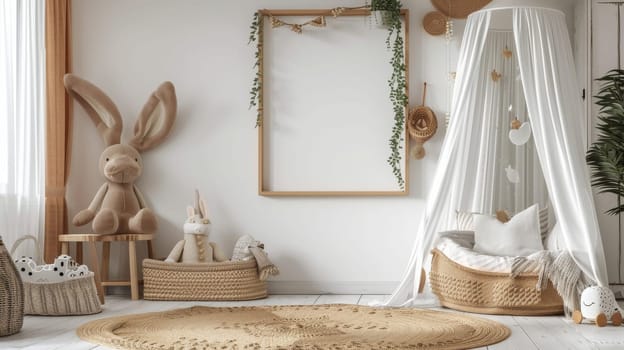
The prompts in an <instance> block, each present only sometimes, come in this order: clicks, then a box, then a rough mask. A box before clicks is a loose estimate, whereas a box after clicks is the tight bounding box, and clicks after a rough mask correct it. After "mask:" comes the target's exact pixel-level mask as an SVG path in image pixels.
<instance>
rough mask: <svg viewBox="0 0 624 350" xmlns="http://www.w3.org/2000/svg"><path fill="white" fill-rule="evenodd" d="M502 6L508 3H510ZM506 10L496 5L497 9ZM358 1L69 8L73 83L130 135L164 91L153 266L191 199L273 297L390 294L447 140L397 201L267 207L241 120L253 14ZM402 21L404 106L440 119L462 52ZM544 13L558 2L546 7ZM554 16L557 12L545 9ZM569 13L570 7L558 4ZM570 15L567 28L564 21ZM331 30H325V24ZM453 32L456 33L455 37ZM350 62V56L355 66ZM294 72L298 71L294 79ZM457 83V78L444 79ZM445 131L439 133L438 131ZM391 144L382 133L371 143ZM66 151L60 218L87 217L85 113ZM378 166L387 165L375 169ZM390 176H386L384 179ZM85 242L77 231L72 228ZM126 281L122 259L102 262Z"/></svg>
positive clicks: (282, 201)
mask: <svg viewBox="0 0 624 350" xmlns="http://www.w3.org/2000/svg"><path fill="white" fill-rule="evenodd" d="M507 2H508V1H507ZM507 2H506V1H496V0H495V1H493V3H492V4H493V5H495V4H497V3H503V4H505V3H507ZM361 3H362V1H338V0H321V1H313V0H305V1H303V0H302V1H297V2H293V1H289V0H265V1H253V0H244V1H201V0H185V1H166V0H149V1H148V0H132V1H127V0H114V1H96V0H82V1H74V2H73V45H74V47H73V48H74V56H73V60H74V63H73V71H74V72H75V73H76V74H78V75H80V76H82V77H84V78H85V79H88V80H90V81H92V82H94V83H95V84H96V85H98V86H99V87H101V88H102V89H103V90H104V91H106V92H107V93H108V94H109V96H110V97H111V98H112V99H113V101H115V103H117V105H118V107H119V109H120V111H121V112H122V115H123V116H124V122H125V123H126V128H125V130H124V137H125V140H127V139H128V138H129V136H130V132H131V127H132V124H133V122H134V118H135V116H136V115H137V114H138V111H139V110H140V108H141V107H142V105H143V103H144V102H145V101H146V99H147V97H148V96H149V94H150V93H151V92H152V90H153V89H154V88H155V87H156V86H157V85H158V84H159V83H160V82H161V81H164V80H171V81H172V82H173V83H174V84H175V86H176V90H177V95H178V120H177V121H176V125H175V128H174V131H173V132H172V134H171V136H170V140H168V141H167V142H166V143H165V144H163V145H161V146H160V147H158V148H156V149H154V150H152V151H150V152H149V153H147V154H145V156H144V163H145V171H144V175H143V177H142V178H141V179H140V180H139V182H138V186H139V187H140V188H141V190H142V191H143V192H144V193H145V195H146V197H147V200H148V203H149V204H150V205H151V207H152V208H153V209H154V210H155V211H156V212H157V213H158V214H159V215H160V229H159V231H158V233H157V235H158V238H157V241H156V253H157V255H158V256H164V255H166V254H167V253H168V251H169V249H170V248H171V247H172V246H173V244H174V243H175V242H176V241H177V240H179V239H180V237H181V225H182V223H183V221H184V217H185V210H184V208H185V206H186V205H187V204H190V203H191V201H192V198H193V190H194V189H195V188H199V190H200V191H201V192H202V194H203V195H204V197H205V198H206V199H207V202H208V207H209V212H210V213H211V216H212V220H213V223H214V233H213V235H212V237H213V239H214V240H215V241H216V242H217V243H219V244H220V245H221V246H222V247H224V248H225V249H227V250H230V249H231V248H232V246H233V243H234V241H235V240H236V238H237V237H238V236H239V235H241V234H244V233H247V234H251V235H254V236H255V237H256V238H257V239H259V240H262V241H263V242H264V243H265V244H266V247H267V251H268V252H269V253H270V255H271V257H272V259H273V260H274V261H275V262H276V263H277V264H278V265H279V267H280V270H281V272H282V273H281V275H280V276H279V277H278V278H276V279H275V280H276V282H274V283H273V285H272V286H273V288H274V289H279V290H281V291H290V292H292V291H300V292H302V291H305V292H314V291H327V292H355V293H359V292H369V293H387V292H390V291H391V289H392V288H393V287H394V285H395V284H396V281H398V280H399V279H400V277H401V274H402V273H403V269H404V267H405V264H406V263H407V260H408V258H409V254H410V250H411V246H412V242H413V240H414V238H415V237H414V231H415V229H416V227H417V224H418V222H419V220H420V219H421V217H422V210H423V201H424V196H425V193H426V190H427V188H428V186H429V184H430V183H431V177H432V176H433V171H434V170H435V166H436V158H437V157H438V155H439V149H440V146H441V141H442V138H443V135H444V131H445V130H444V128H443V127H442V129H441V130H440V131H439V133H438V134H437V135H436V136H435V137H434V138H433V139H432V140H431V141H429V143H428V144H427V145H426V148H427V153H428V156H427V157H426V158H425V159H424V160H421V161H412V162H411V168H410V174H411V176H410V189H411V190H410V194H409V196H406V197H401V198H396V197H393V198H348V197H346V198H267V197H260V196H258V195H257V159H256V158H257V133H256V130H255V129H254V127H253V125H254V121H255V111H250V110H248V109H247V106H248V102H249V101H248V100H249V99H248V97H249V95H248V91H249V87H250V82H251V79H252V78H253V71H252V69H251V67H252V65H253V52H254V50H253V48H252V47H250V46H247V38H248V34H249V24H250V21H251V17H252V14H253V12H254V11H255V10H256V9H258V8H331V7H336V6H355V5H360V4H361ZM404 3H405V6H406V7H407V8H409V10H410V28H409V31H410V43H409V45H410V53H409V57H410V62H409V63H410V81H409V84H410V87H411V89H410V101H411V103H410V104H411V105H412V106H415V105H418V104H419V103H420V96H421V92H422V90H421V86H422V82H423V81H425V80H426V81H427V82H428V95H427V104H428V105H429V106H430V107H432V108H433V109H434V111H435V112H436V114H437V115H438V118H439V119H441V120H442V119H443V118H444V116H445V113H446V111H447V109H448V95H449V89H448V81H447V64H446V60H447V57H448V56H447V51H449V52H450V57H451V61H454V60H455V59H456V57H457V50H458V46H459V40H457V39H456V40H455V41H453V42H452V43H451V46H450V48H447V44H446V41H445V40H444V38H443V37H432V36H430V35H428V34H426V33H425V32H424V31H423V30H422V25H421V20H422V17H423V16H424V15H425V14H426V13H427V12H429V11H431V10H433V8H432V6H431V5H430V3H429V2H428V1H420V0H419V1H404ZM553 3H555V2H553ZM556 3H559V2H556ZM561 3H562V4H564V5H565V6H563V7H566V8H567V7H569V6H567V3H568V1H561ZM569 16H570V15H569ZM328 22H329V28H328V29H327V30H331V19H328ZM463 24H464V21H461V20H456V21H455V37H456V38H460V37H461V31H462V28H463ZM353 59H354V60H357V57H354V58H353ZM302 69H304V68H302ZM452 70H454V69H452ZM442 124H443V123H442ZM382 132H387V133H388V134H389V133H390V130H387V131H382ZM73 142H74V151H73V156H72V167H71V175H70V179H69V183H68V197H67V198H68V207H69V213H70V216H73V215H74V214H75V213H76V212H78V211H79V210H80V209H82V208H85V207H86V206H87V205H88V203H89V201H90V200H91V198H92V196H93V194H94V193H95V191H96V190H97V188H98V186H99V185H100V184H101V182H102V181H103V180H102V176H101V175H100V174H99V173H98V171H97V166H96V164H97V158H98V156H99V153H100V152H101V151H102V150H103V148H104V146H103V143H102V142H101V141H100V139H99V137H98V135H97V133H96V131H95V128H94V127H93V125H92V124H91V122H90V121H89V120H88V118H87V116H86V114H85V112H84V111H83V110H82V109H81V108H80V107H78V106H77V105H76V106H75V118H74V137H73ZM381 161H384V160H381ZM388 171H390V169H388ZM71 231H72V232H86V231H88V227H82V228H75V227H72V228H71ZM113 260H114V261H113V268H114V269H116V270H117V271H116V272H114V273H117V274H122V275H123V274H125V272H124V271H123V269H122V268H121V267H122V266H126V259H125V255H122V256H121V257H120V258H119V259H117V258H115V259H113Z"/></svg>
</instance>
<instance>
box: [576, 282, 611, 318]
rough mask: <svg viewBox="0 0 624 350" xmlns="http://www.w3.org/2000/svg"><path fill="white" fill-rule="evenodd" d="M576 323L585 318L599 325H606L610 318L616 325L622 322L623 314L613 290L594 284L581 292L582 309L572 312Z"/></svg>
mask: <svg viewBox="0 0 624 350" xmlns="http://www.w3.org/2000/svg"><path fill="white" fill-rule="evenodd" d="M572 319H573V320H574V323H577V324H579V323H581V322H583V319H586V320H589V321H593V322H595V323H596V325H597V326H598V327H604V326H605V325H606V324H607V322H608V321H609V320H611V323H612V324H613V325H614V326H619V325H621V324H622V314H621V313H620V308H619V306H618V304H617V302H616V301H615V296H614V295H613V292H612V291H611V289H609V288H608V287H599V286H592V287H588V288H585V290H584V291H583V293H582V294H581V309H580V310H575V311H574V313H573V314H572Z"/></svg>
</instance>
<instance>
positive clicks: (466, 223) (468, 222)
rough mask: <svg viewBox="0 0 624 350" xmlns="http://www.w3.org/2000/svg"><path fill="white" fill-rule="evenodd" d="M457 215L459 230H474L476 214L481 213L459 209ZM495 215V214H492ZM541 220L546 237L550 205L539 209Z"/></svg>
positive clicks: (542, 231) (544, 237) (541, 230)
mask: <svg viewBox="0 0 624 350" xmlns="http://www.w3.org/2000/svg"><path fill="white" fill-rule="evenodd" d="M456 213H457V216H456V217H455V218H456V220H457V230H459V231H474V219H473V217H474V216H475V215H478V214H480V213H469V212H465V211H459V210H458V211H457V212H456ZM490 216H492V217H494V215H490ZM539 220H540V221H539V222H540V234H541V235H542V239H546V236H547V235H548V232H549V231H548V228H549V226H550V225H549V222H548V207H545V208H542V209H540V210H539Z"/></svg>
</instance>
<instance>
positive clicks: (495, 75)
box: [492, 69, 503, 82]
mask: <svg viewBox="0 0 624 350" xmlns="http://www.w3.org/2000/svg"><path fill="white" fill-rule="evenodd" d="M502 76H503V75H502V74H500V73H499V72H497V71H496V69H493V70H492V81H493V82H497V81H498V80H499V79H500V78H501V77H502Z"/></svg>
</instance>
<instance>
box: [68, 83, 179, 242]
mask: <svg viewBox="0 0 624 350" xmlns="http://www.w3.org/2000/svg"><path fill="white" fill-rule="evenodd" d="M64 83H65V89H66V90H67V93H68V94H69V96H71V97H72V98H73V99H75V100H76V102H78V104H80V105H81V106H82V107H83V108H84V110H85V111H86V112H87V114H88V115H89V117H90V118H91V120H92V121H93V123H94V125H95V127H96V129H97V131H98V132H99V134H100V136H101V137H102V139H104V143H105V144H106V147H107V148H106V149H105V150H104V152H102V155H101V156H100V159H99V166H100V171H101V172H102V174H103V175H104V177H105V179H106V181H105V182H104V184H103V185H102V186H101V187H100V189H99V190H98V191H97V193H96V194H95V196H94V197H93V199H92V200H91V203H90V204H89V207H88V208H86V209H83V210H81V211H80V212H78V214H76V215H75V216H74V219H73V220H72V223H73V224H74V225H76V226H82V225H86V224H88V223H89V222H93V223H92V225H91V226H92V228H93V232H94V233H98V234H110V233H124V232H131V233H154V232H156V229H157V227H158V226H157V222H156V215H155V214H154V212H153V211H152V210H151V209H149V208H147V205H146V203H145V199H144V198H143V195H142V194H141V192H140V191H139V188H138V187H137V186H136V185H135V184H134V182H135V180H136V179H137V178H138V177H139V176H141V173H142V172H143V160H141V155H140V154H141V153H143V152H145V151H147V150H149V149H151V148H153V147H155V146H157V145H159V144H160V143H162V142H163V141H164V140H165V139H166V138H167V135H169V132H170V131H171V128H172V126H173V122H174V120H175V116H176V108H177V100H176V95H175V89H174V87H173V84H172V83H171V82H168V81H167V82H164V83H162V84H161V85H160V86H159V87H158V88H157V89H156V91H154V92H153V93H152V95H151V96H150V97H149V99H148V100H147V102H146V103H145V106H144V107H143V109H142V110H141V113H140V114H139V117H138V118H137V121H136V123H135V125H134V138H132V140H130V142H129V143H128V144H122V143H120V142H121V130H122V127H123V122H122V119H121V114H120V113H119V110H118V109H117V107H116V106H115V104H114V103H113V101H112V100H111V99H110V98H109V97H108V96H107V95H106V94H105V93H104V92H103V91H102V90H100V89H99V88H97V87H96V86H95V85H93V84H91V83H89V82H88V81H86V80H83V79H80V78H78V77H77V76H75V75H73V74H66V75H65V78H64Z"/></svg>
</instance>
